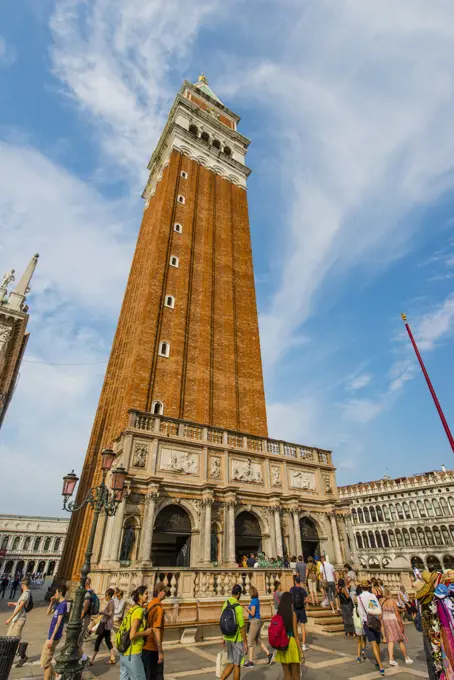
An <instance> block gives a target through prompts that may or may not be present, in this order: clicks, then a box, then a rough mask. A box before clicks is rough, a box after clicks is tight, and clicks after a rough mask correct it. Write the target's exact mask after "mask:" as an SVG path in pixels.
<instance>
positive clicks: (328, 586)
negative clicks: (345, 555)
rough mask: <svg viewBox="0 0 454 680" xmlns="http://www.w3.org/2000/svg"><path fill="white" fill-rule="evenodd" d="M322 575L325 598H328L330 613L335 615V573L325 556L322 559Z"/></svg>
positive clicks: (337, 608) (336, 608)
mask: <svg viewBox="0 0 454 680" xmlns="http://www.w3.org/2000/svg"><path fill="white" fill-rule="evenodd" d="M322 575H323V581H324V583H323V586H324V588H325V590H326V597H327V598H328V602H329V605H330V607H331V609H332V611H333V612H334V613H336V610H337V611H339V607H338V606H337V598H336V572H335V570H334V567H333V565H332V564H331V562H330V561H329V560H328V558H327V557H325V556H323V557H322Z"/></svg>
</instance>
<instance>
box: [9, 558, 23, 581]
mask: <svg viewBox="0 0 454 680" xmlns="http://www.w3.org/2000/svg"><path fill="white" fill-rule="evenodd" d="M18 562H19V560H14V562H13V568H12V569H11V574H12V576H13V577H14V574H15V573H16V569H17V563H18ZM24 565H25V562H24Z"/></svg>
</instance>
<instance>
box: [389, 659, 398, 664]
mask: <svg viewBox="0 0 454 680" xmlns="http://www.w3.org/2000/svg"><path fill="white" fill-rule="evenodd" d="M389 665H390V666H398V665H399V664H398V663H397V661H394V659H392V661H390V662H389Z"/></svg>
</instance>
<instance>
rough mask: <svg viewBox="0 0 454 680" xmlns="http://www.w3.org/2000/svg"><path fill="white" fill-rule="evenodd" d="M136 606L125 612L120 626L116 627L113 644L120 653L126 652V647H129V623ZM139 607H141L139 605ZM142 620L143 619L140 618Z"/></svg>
mask: <svg viewBox="0 0 454 680" xmlns="http://www.w3.org/2000/svg"><path fill="white" fill-rule="evenodd" d="M137 608H138V605H137V606H136V607H132V608H131V609H130V610H129V612H128V613H127V614H126V616H125V618H124V619H123V621H122V622H121V625H120V628H119V629H118V633H117V634H116V636H115V644H116V646H117V649H118V651H119V652H120V654H126V652H127V651H128V649H129V648H130V647H131V644H132V642H131V637H130V634H131V624H132V613H133V612H134V611H135V610H136V609H137ZM139 609H141V607H139ZM142 620H144V619H143V618H142Z"/></svg>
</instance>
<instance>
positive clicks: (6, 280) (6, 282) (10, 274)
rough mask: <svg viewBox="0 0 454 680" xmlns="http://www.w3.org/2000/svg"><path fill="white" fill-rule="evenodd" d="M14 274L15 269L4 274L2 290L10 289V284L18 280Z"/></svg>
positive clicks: (0, 286) (0, 285)
mask: <svg viewBox="0 0 454 680" xmlns="http://www.w3.org/2000/svg"><path fill="white" fill-rule="evenodd" d="M14 273H15V272H14V269H11V271H9V272H6V273H5V274H3V276H2V283H1V284H0V288H8V286H9V284H10V283H12V282H13V281H15V280H16V277H15V276H14Z"/></svg>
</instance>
